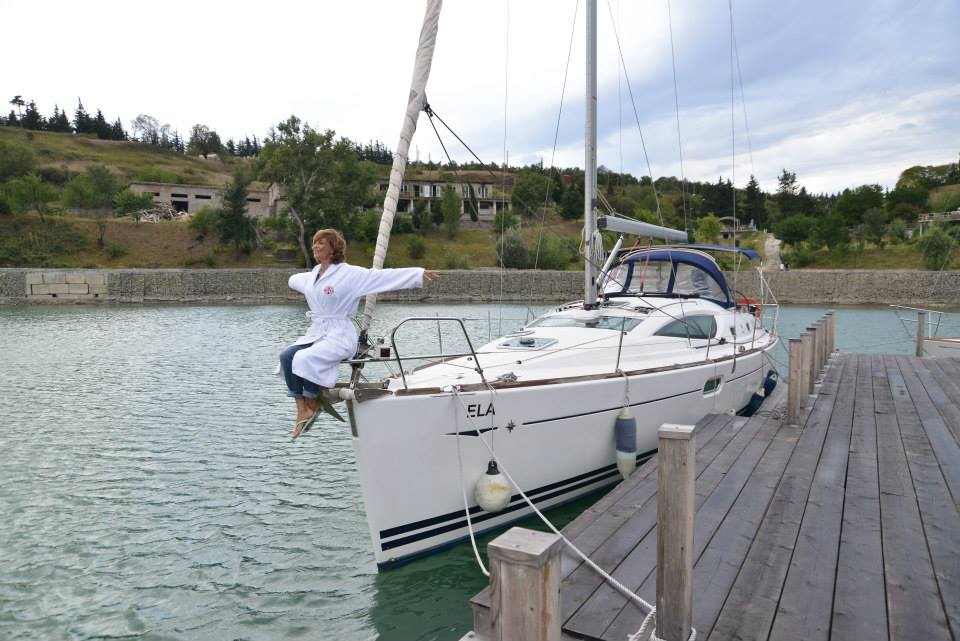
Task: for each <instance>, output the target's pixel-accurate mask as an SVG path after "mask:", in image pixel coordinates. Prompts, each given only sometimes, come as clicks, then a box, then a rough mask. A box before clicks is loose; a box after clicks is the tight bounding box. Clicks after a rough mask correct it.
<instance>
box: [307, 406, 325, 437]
mask: <svg viewBox="0 0 960 641" xmlns="http://www.w3.org/2000/svg"><path fill="white" fill-rule="evenodd" d="M321 414H323V408H322V407H320V408H317V409H316V410H315V411H314V412H313V414H311V415H310V418H308V419H305V422H304V425H303V430H302V431H303V432H309V431H310V428H311V427H313V424H314V423H316V422H317V418H319V416H320V415H321Z"/></svg>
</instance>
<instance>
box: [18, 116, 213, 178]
mask: <svg viewBox="0 0 960 641" xmlns="http://www.w3.org/2000/svg"><path fill="white" fill-rule="evenodd" d="M0 140H2V141H4V142H9V143H16V144H19V145H23V146H26V147H28V148H29V149H31V150H32V151H33V153H34V155H35V156H36V160H37V165H38V166H40V167H45V166H47V167H58V168H64V169H67V170H68V171H69V172H70V173H72V174H76V173H80V172H82V171H83V170H84V169H85V168H87V167H89V166H90V165H105V166H106V167H107V168H109V169H110V170H111V171H112V172H113V173H114V174H116V175H118V176H120V177H121V178H123V179H125V180H133V179H134V178H135V177H136V176H138V175H140V174H141V173H146V174H149V173H151V172H152V173H159V174H160V175H168V176H169V177H171V178H175V179H176V181H177V182H181V183H185V184H194V185H222V184H224V183H226V182H227V181H228V180H229V178H230V171H231V168H232V165H231V164H229V163H224V162H222V161H220V160H219V159H213V158H212V159H210V160H204V159H202V158H194V157H191V156H184V155H181V154H178V153H175V152H172V151H169V150H166V149H161V148H159V147H156V146H154V145H148V144H144V143H139V142H123V141H116V140H99V139H97V138H96V137H95V136H89V135H80V134H62V133H54V132H49V131H26V130H23V129H19V128H17V127H0Z"/></svg>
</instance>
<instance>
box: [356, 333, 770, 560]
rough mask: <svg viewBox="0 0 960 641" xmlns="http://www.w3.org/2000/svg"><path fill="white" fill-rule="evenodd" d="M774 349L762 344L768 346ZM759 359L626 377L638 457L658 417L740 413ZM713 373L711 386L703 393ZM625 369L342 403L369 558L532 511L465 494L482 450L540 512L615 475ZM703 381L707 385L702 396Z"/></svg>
mask: <svg viewBox="0 0 960 641" xmlns="http://www.w3.org/2000/svg"><path fill="white" fill-rule="evenodd" d="M771 348H772V345H771V346H769V347H767V349H771ZM767 363H768V361H767V360H766V359H765V357H764V355H763V351H761V350H756V351H753V352H750V353H747V354H744V355H742V356H739V357H738V358H737V359H736V362H735V363H734V361H733V359H729V360H725V361H720V362H707V361H705V362H702V363H697V364H692V365H689V366H684V367H677V368H671V369H669V370H667V371H662V370H661V371H652V372H645V373H644V372H641V373H631V374H630V375H629V377H628V380H629V394H628V403H629V405H630V410H631V412H632V414H633V416H634V417H636V420H637V459H638V461H639V462H642V461H643V460H645V459H646V458H648V457H649V456H651V455H652V454H653V453H654V452H655V450H656V447H657V430H658V429H659V427H660V426H661V425H662V424H663V423H667V422H669V423H681V424H694V423H696V422H697V421H698V420H700V419H701V418H703V417H704V416H706V415H708V414H711V413H718V412H731V411H738V410H740V409H741V408H743V407H745V406H747V405H748V403H749V402H750V399H751V397H752V396H753V395H754V394H755V393H756V392H757V391H758V390H759V389H760V388H762V387H763V383H764V380H765V377H766V374H767V370H768V368H767V367H766V365H767ZM716 379H719V386H718V387H716V388H715V389H710V388H711V387H712V385H713V382H711V383H710V385H708V384H707V383H708V381H715V380H716ZM626 382H627V381H626V380H625V378H624V377H623V376H613V377H611V376H597V377H595V378H590V377H585V378H581V379H576V380H570V381H567V382H565V381H563V380H558V381H549V382H544V383H543V384H529V385H516V386H506V387H501V388H495V389H492V390H491V389H482V390H479V391H469V392H468V391H462V392H456V393H455V392H453V391H448V392H443V393H437V394H397V395H391V396H388V397H385V398H379V399H375V400H370V401H365V402H362V403H359V402H351V403H350V404H349V408H348V409H349V412H350V419H351V421H352V427H353V431H354V439H353V443H354V447H355V450H356V454H357V464H358V468H359V473H360V482H361V487H362V491H363V498H364V502H365V504H366V512H367V519H368V523H369V526H370V534H371V538H372V541H373V549H374V554H375V557H376V561H377V563H378V565H379V566H380V567H381V568H383V567H388V566H390V565H392V564H395V563H398V562H402V561H404V560H409V559H411V558H415V557H417V556H422V555H423V554H425V553H427V552H429V551H432V550H435V549H437V548H441V547H445V546H447V545H450V544H451V543H454V542H456V541H459V540H461V539H463V538H464V537H467V536H469V530H468V524H467V519H466V515H465V512H464V494H466V499H467V503H468V504H469V507H470V512H471V520H472V524H473V529H474V532H483V531H486V530H490V529H493V528H498V527H502V526H504V525H506V524H508V523H511V522H513V521H516V520H518V519H521V518H524V517H526V516H528V515H529V514H530V513H531V512H532V510H531V509H530V508H529V506H528V505H527V504H526V502H525V501H524V499H523V498H522V497H521V496H520V495H519V494H518V492H517V490H516V487H514V488H513V495H512V497H511V500H510V502H509V504H508V505H507V507H506V508H505V509H504V510H502V511H500V512H494V513H490V512H486V511H484V510H482V509H481V508H480V507H478V506H477V505H476V501H475V499H474V496H473V492H474V485H475V483H476V481H477V479H478V478H479V477H480V476H481V475H482V474H484V473H485V472H486V470H487V464H488V462H489V461H490V459H491V454H490V451H489V450H488V449H487V446H485V445H484V443H483V442H481V439H484V440H486V442H487V443H488V444H489V445H490V447H491V448H492V449H493V451H494V452H495V455H496V458H497V460H498V461H499V463H500V466H501V470H504V471H506V472H508V473H509V474H510V475H511V476H512V478H513V480H514V481H515V482H516V484H517V485H518V486H519V487H520V488H522V489H523V491H524V492H525V493H526V494H527V495H528V496H529V498H530V499H531V500H532V501H533V502H534V503H535V504H536V505H537V507H538V508H539V509H545V508H550V507H555V506H557V505H560V504H562V503H565V502H567V501H571V500H574V499H577V498H580V497H582V496H584V495H586V494H589V493H591V492H595V491H597V490H599V489H602V488H604V487H608V486H610V485H613V484H615V483H617V482H618V481H619V480H620V476H619V473H618V471H617V468H616V464H615V461H616V459H615V448H614V422H615V419H616V416H617V414H618V412H619V411H620V410H621V408H622V407H623V405H624V393H625V388H626ZM705 387H706V388H707V389H708V390H709V391H706V392H705V391H704V390H705Z"/></svg>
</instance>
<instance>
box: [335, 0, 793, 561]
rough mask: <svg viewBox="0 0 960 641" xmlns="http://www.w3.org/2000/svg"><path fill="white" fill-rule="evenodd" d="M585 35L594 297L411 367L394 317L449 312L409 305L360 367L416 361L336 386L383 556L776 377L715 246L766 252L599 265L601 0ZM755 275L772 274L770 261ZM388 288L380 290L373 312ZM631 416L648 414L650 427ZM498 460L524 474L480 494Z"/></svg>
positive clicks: (720, 407)
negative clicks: (378, 377)
mask: <svg viewBox="0 0 960 641" xmlns="http://www.w3.org/2000/svg"><path fill="white" fill-rule="evenodd" d="M440 4H441V3H440V1H439V0H429V1H428V2H427V12H426V18H425V21H424V24H425V26H424V30H423V32H422V33H421V41H420V48H419V49H418V54H417V59H418V65H417V69H416V70H415V71H414V82H413V87H412V89H411V93H410V102H409V105H408V109H407V113H406V115H405V117H404V129H403V132H402V134H401V142H400V145H399V146H398V152H397V155H396V160H395V163H394V167H393V171H392V175H391V185H390V187H389V189H388V193H387V198H386V202H385V206H384V216H383V222H382V224H381V238H380V239H379V240H378V247H377V258H375V260H374V266H375V267H379V266H382V260H383V255H384V254H385V252H386V246H387V241H388V239H389V231H390V226H391V224H392V218H393V213H394V211H395V207H396V199H397V195H398V193H399V188H400V181H401V180H402V177H403V171H404V168H405V163H406V155H407V150H408V149H409V144H410V137H411V136H412V134H413V129H414V128H415V125H416V119H417V115H418V113H419V111H420V109H421V108H422V106H423V103H424V90H425V86H426V76H427V75H428V72H429V66H430V56H431V55H432V47H433V41H434V40H435V37H436V26H437V22H438V16H439V10H440ZM587 52H588V53H587V92H586V94H587V119H586V120H587V122H586V135H585V138H586V144H585V147H586V152H585V163H586V164H585V172H586V196H585V234H584V236H585V239H586V240H585V244H586V247H585V251H584V254H585V256H586V261H585V283H584V297H583V300H580V301H575V302H571V303H567V304H564V305H561V306H559V307H557V308H556V309H554V310H552V311H550V312H549V313H547V314H545V315H543V316H541V317H539V318H537V319H535V320H534V321H532V322H530V323H528V324H526V326H525V327H523V328H522V329H521V330H519V331H516V332H514V333H511V334H508V335H506V336H504V337H502V338H498V339H496V340H493V341H491V342H489V343H488V344H486V345H483V346H480V347H478V348H476V349H474V348H473V347H472V346H471V347H470V348H469V349H468V350H467V352H466V353H464V354H461V355H459V356H454V357H446V358H443V359H441V361H440V362H434V363H432V364H429V365H427V366H423V367H420V368H418V369H416V370H414V371H412V372H406V371H404V364H405V363H406V362H408V361H407V359H406V356H407V355H406V353H405V352H404V351H403V350H402V349H401V350H400V353H402V354H404V358H401V357H400V356H399V355H398V350H397V347H401V348H402V346H398V345H396V344H395V342H394V337H395V335H396V329H397V327H399V326H401V325H403V326H409V325H410V324H414V323H417V322H421V321H429V322H430V323H436V322H437V320H438V319H436V318H429V319H406V320H404V321H402V322H401V323H400V325H398V326H397V327H395V328H394V329H393V331H392V332H391V334H390V337H391V338H390V342H388V343H386V344H385V345H384V346H383V349H381V350H380V351H379V353H378V355H377V356H376V357H374V356H364V357H363V358H359V359H357V360H355V361H354V362H353V365H354V366H355V369H354V371H355V372H358V371H359V369H360V368H361V367H362V366H363V365H365V364H367V363H369V362H373V361H377V360H392V361H393V362H394V363H396V364H399V365H400V373H399V374H398V375H396V376H392V377H388V378H385V379H384V380H382V381H377V382H375V383H370V382H367V383H361V382H359V377H358V376H357V375H356V374H355V375H354V377H353V379H352V381H351V382H350V383H349V384H344V385H341V386H340V387H338V388H337V389H336V390H331V394H332V395H333V396H334V398H335V400H346V404H347V411H348V414H349V423H350V426H351V430H352V435H353V444H354V446H355V449H356V455H357V465H358V467H359V477H360V483H361V488H362V493H363V498H364V502H365V505H366V512H367V518H368V522H369V526H370V534H371V538H372V542H373V549H374V556H375V558H376V561H377V563H378V565H379V566H381V567H386V566H389V565H391V564H393V563H396V562H400V561H404V560H408V559H411V558H415V557H417V556H420V555H423V554H426V553H429V552H430V551H432V550H435V549H437V548H440V547H443V546H446V545H449V544H451V543H453V542H456V541H459V540H461V539H463V538H465V537H467V536H468V535H469V533H470V530H471V529H472V530H473V531H477V532H480V531H484V530H488V529H492V528H497V527H501V526H503V525H505V524H507V523H509V522H511V521H514V520H517V519H519V518H522V517H524V516H526V515H527V514H529V513H530V507H529V506H528V504H527V503H526V501H525V500H524V499H523V497H521V496H520V495H519V492H518V490H520V489H522V490H523V492H524V493H525V494H526V495H527V497H529V499H530V500H531V501H532V502H534V503H535V504H536V505H537V507H538V508H541V509H543V508H549V507H552V506H555V505H558V504H561V503H564V502H566V501H569V500H572V499H576V498H578V497H581V496H583V495H585V494H587V493H590V492H593V491H596V490H598V489H601V488H604V487H607V486H610V485H612V484H614V483H616V482H617V481H618V480H619V479H620V476H621V472H623V473H624V474H628V473H629V471H630V470H631V469H632V467H633V466H635V464H636V463H637V462H641V461H643V460H645V459H646V458H648V457H649V456H651V455H652V454H653V453H654V451H655V447H656V432H657V429H658V428H659V426H660V425H661V424H662V423H665V422H673V423H691V424H692V423H695V422H696V421H697V420H699V419H700V418H702V417H703V416H705V415H707V414H709V413H714V412H735V411H739V410H742V409H743V408H745V407H746V406H748V405H749V404H750V403H751V400H755V399H756V398H757V393H758V391H760V390H762V389H763V388H764V386H765V383H767V384H769V375H770V374H771V367H770V362H771V361H770V359H769V357H768V354H769V353H770V352H771V351H772V350H773V349H774V348H775V346H776V344H777V341H778V339H777V336H776V334H775V332H774V331H772V330H771V329H768V328H765V327H763V325H762V323H761V320H760V314H759V313H757V311H758V309H759V307H756V306H748V305H744V304H738V302H737V300H736V299H735V295H734V294H732V293H731V291H730V289H729V288H728V286H727V283H726V281H725V279H724V276H723V273H722V271H721V270H720V268H719V267H718V265H717V262H716V260H715V259H714V258H712V257H711V255H710V252H709V250H711V249H726V250H732V251H737V252H740V254H741V255H743V256H746V257H748V258H753V257H756V256H755V254H753V253H752V252H749V251H741V250H735V249H733V248H715V247H714V248H707V247H703V246H688V245H670V246H656V247H649V248H647V249H642V250H637V251H632V252H620V251H619V247H620V242H618V244H617V247H616V248H614V250H613V251H612V252H610V255H609V259H608V260H607V262H606V264H605V265H604V266H603V267H602V268H600V267H599V266H598V265H597V264H596V258H595V257H596V256H597V255H602V253H601V251H602V250H601V248H600V247H597V246H596V243H598V242H600V236H599V234H597V233H595V230H596V226H597V224H598V223H597V217H596V214H595V204H596V199H597V194H596V191H597V187H596V185H597V183H596V171H597V161H596V93H597V92H596V1H595V0H591V1H588V2H587ZM425 70H426V71H425ZM599 224H600V226H602V227H606V228H608V229H612V230H614V231H618V232H621V233H634V234H638V235H642V236H649V237H657V238H661V239H666V240H668V241H671V242H677V241H680V242H683V241H685V240H686V234H684V233H682V232H676V231H674V230H669V229H665V228H662V227H656V226H653V225H645V224H643V223H639V222H637V221H629V220H624V219H622V218H614V217H605V218H601V219H600V223H599ZM621 241H622V237H621ZM378 260H379V262H378ZM757 276H758V278H761V282H762V273H761V272H760V271H759V270H757ZM761 291H764V290H763V289H762V288H761ZM374 304H375V300H370V299H368V300H367V302H366V305H365V308H364V316H365V320H364V323H363V325H364V327H366V326H367V325H368V324H369V319H370V317H371V316H372V314H373V310H374ZM447 320H450V321H455V319H447ZM467 340H468V344H469V338H468V339H467ZM409 356H410V358H411V359H413V358H416V356H414V355H412V354H411V355H409ZM435 356H436V355H435ZM631 415H633V416H636V417H637V418H636V435H635V439H634V437H633V436H632V434H631V431H630V426H631V424H632V422H631V419H630V416H631ZM618 417H619V419H620V420H619V423H620V428H618V429H619V430H620V431H617V430H615V423H618ZM491 437H495V439H494V441H495V446H492V447H491V446H490V443H489V439H491ZM497 468H502V469H504V470H509V472H510V474H511V476H512V479H513V480H514V481H515V483H516V485H517V487H507V488H503V487H501V488H499V489H500V492H499V496H496V494H497V492H496V490H497V489H498V488H497V487H496V486H497V483H493V486H494V488H493V489H494V492H493V494H494V496H493V498H492V500H486V499H485V500H483V504H484V505H485V506H486V509H485V508H484V507H481V506H480V505H479V504H478V503H477V499H476V496H477V492H476V490H477V485H478V481H481V480H490V479H491V478H494V479H500V478H501V477H499V476H496V475H495V474H493V472H496V470H497ZM488 472H489V473H488ZM481 485H483V483H481ZM487 498H489V497H487Z"/></svg>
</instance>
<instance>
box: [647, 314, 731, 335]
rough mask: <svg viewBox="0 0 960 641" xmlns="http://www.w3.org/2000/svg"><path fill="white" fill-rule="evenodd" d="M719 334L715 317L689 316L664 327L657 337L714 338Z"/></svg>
mask: <svg viewBox="0 0 960 641" xmlns="http://www.w3.org/2000/svg"><path fill="white" fill-rule="evenodd" d="M716 333H717V319H716V318H714V317H713V316H687V317H685V318H680V319H678V320H675V321H671V322H669V323H667V324H666V325H664V326H663V327H662V328H661V329H660V330H659V331H658V332H657V333H656V335H657V336H672V337H676V338H713V337H714V335H715V334H716Z"/></svg>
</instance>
